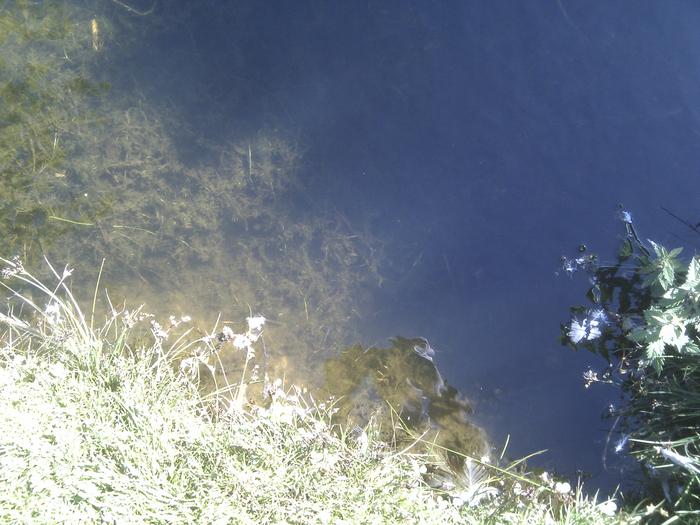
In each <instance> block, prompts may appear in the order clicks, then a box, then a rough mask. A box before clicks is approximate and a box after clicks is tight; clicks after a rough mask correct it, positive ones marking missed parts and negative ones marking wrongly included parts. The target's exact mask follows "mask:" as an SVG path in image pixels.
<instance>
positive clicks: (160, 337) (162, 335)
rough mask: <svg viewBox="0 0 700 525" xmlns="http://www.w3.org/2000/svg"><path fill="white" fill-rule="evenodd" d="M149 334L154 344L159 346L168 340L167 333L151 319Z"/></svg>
mask: <svg viewBox="0 0 700 525" xmlns="http://www.w3.org/2000/svg"><path fill="white" fill-rule="evenodd" d="M151 333H152V334H153V337H154V338H155V340H156V344H157V345H158V346H160V345H161V344H163V341H165V340H166V339H167V338H168V332H167V331H166V330H165V329H163V327H162V326H161V325H160V323H159V322H158V321H156V320H155V319H151Z"/></svg>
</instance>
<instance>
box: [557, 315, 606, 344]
mask: <svg viewBox="0 0 700 525" xmlns="http://www.w3.org/2000/svg"><path fill="white" fill-rule="evenodd" d="M608 324H609V317H608V314H607V312H606V311H605V310H604V309H603V308H594V309H592V310H588V312H587V315H586V317H585V318H584V319H576V318H573V319H572V320H571V323H570V324H569V331H568V332H567V335H568V336H569V339H571V341H572V342H573V343H574V344H577V343H580V342H581V341H593V340H595V339H598V338H599V337H600V336H601V335H602V329H603V328H604V327H605V326H607V325H608Z"/></svg>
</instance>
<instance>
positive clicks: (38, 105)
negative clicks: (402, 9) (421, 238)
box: [0, 1, 381, 375]
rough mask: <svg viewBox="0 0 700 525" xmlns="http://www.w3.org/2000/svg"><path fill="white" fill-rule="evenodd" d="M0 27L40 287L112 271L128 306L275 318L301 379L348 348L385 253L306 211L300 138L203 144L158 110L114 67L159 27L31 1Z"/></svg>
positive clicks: (0, 16)
mask: <svg viewBox="0 0 700 525" xmlns="http://www.w3.org/2000/svg"><path fill="white" fill-rule="evenodd" d="M88 4H89V5H88ZM134 20H136V22H135V21H134ZM127 21H130V22H131V23H130V24H129V23H127ZM0 24H2V25H1V27H2V29H3V30H2V39H1V40H0V50H1V51H2V53H1V56H2V59H1V60H0V78H1V79H2V80H1V81H0V92H1V93H2V95H3V100H4V101H6V103H4V104H3V105H2V108H0V122H2V123H3V126H2V128H0V152H1V153H0V154H1V155H2V157H0V170H1V175H0V176H1V177H2V180H3V199H2V201H1V202H0V237H2V238H3V240H4V242H5V248H6V249H7V251H8V252H9V253H12V254H16V255H19V256H20V258H21V260H22V261H23V263H24V264H25V265H26V267H27V268H34V269H36V270H37V271H43V270H42V268H43V267H42V266H41V264H40V263H41V261H42V260H43V257H48V258H49V259H50V260H52V261H61V262H65V263H70V264H73V265H76V266H78V267H80V268H81V269H84V271H85V272H86V273H87V272H90V273H92V272H96V269H97V268H100V267H101V266H102V261H103V260H104V261H105V263H104V270H103V273H102V275H101V280H102V283H103V284H104V285H105V286H106V288H107V292H108V294H109V299H110V301H114V302H117V303H118V302H120V301H121V300H122V299H123V298H124V297H129V298H130V300H134V301H142V302H149V303H151V304H161V303H163V301H164V300H165V302H166V303H168V304H170V305H178V306H177V307H176V308H173V309H177V310H179V311H180V312H181V313H183V314H187V313H190V314H192V313H194V311H196V312H197V317H198V318H200V319H201V318H210V317H211V316H212V315H215V314H216V313H218V312H222V313H223V316H224V320H226V319H228V318H232V319H240V318H242V317H245V316H246V315H251V314H252V313H255V312H261V313H264V314H265V316H266V317H267V318H268V319H269V321H270V322H269V329H268V342H269V343H270V347H271V348H272V349H274V350H272V352H274V353H276V354H278V355H279V356H280V357H282V356H284V358H283V359H282V358H281V359H280V360H278V361H276V362H277V363H280V366H285V367H288V368H289V370H288V373H289V374H290V375H291V374H293V372H292V368H298V369H300V370H304V371H305V370H307V369H308V368H311V367H313V366H314V363H316V362H317V361H318V357H319V355H314V354H317V353H319V352H320V353H321V354H327V353H328V352H329V351H330V349H331V348H337V347H338V346H339V345H340V344H345V343H347V342H348V341H349V339H350V338H351V336H352V333H353V328H352V323H351V320H352V319H354V318H355V317H356V315H357V312H358V311H359V309H360V305H361V304H362V298H363V293H364V287H366V286H368V285H371V284H372V283H376V282H377V281H378V280H379V268H380V265H381V245H380V244H379V243H378V242H377V241H376V239H374V238H373V237H371V235H370V234H369V232H368V231H367V230H366V229H365V228H364V227H358V226H356V225H353V224H350V223H349V221H347V220H346V219H345V218H344V217H342V216H341V215H339V214H337V213H335V212H333V211H332V210H326V209H322V208H320V207H315V206H309V203H308V202H306V196H305V194H304V188H303V186H302V185H301V184H300V182H299V180H298V178H297V171H298V169H299V165H300V163H301V149H302V148H301V146H300V145H299V143H298V140H297V139H294V138H292V136H293V134H292V133H286V132H284V131H283V130H279V129H275V128H271V127H268V126H266V125H265V124H264V123H263V124H260V125H259V126H258V127H257V128H256V129H246V130H245V131H238V132H236V133H235V134H232V135H231V136H230V137H228V138H227V137H223V138H220V139H219V140H218V141H216V142H214V141H211V140H208V139H203V138H201V137H197V136H196V134H195V132H193V131H192V130H191V129H190V127H189V126H188V124H187V122H183V121H182V120H181V118H180V116H179V115H178V114H177V112H176V111H174V110H169V108H170V107H171V106H169V105H168V103H167V95H165V94H160V93H159V94H158V100H157V101H153V100H151V99H149V98H148V96H146V95H144V94H143V93H144V92H148V89H143V90H142V89H141V87H140V86H139V85H138V84H131V85H130V84H129V83H128V82H125V81H124V79H123V74H122V72H121V70H119V69H118V68H115V67H114V66H113V65H112V64H111V62H110V61H111V57H112V56H114V57H115V58H117V57H123V56H127V57H128V56H129V53H132V52H133V51H128V50H129V49H130V48H131V47H137V46H138V45H139V40H138V38H139V37H142V36H143V35H145V34H146V35H147V34H150V33H149V32H158V31H159V30H160V28H161V27H162V26H161V24H162V21H161V20H159V18H158V17H157V16H152V15H150V14H149V15H148V16H138V15H135V14H134V13H130V12H128V11H126V10H125V9H123V8H122V7H120V6H119V5H118V4H114V3H112V2H102V3H100V2H97V3H86V4H83V3H81V2H75V3H70V2H44V3H33V2H21V1H20V2H16V3H13V4H12V5H7V6H5V7H4V8H3V9H2V11H1V12H0ZM96 32H97V35H98V36H99V40H98V44H97V45H96V43H95V38H96ZM170 74H171V75H172V76H173V78H172V82H173V83H174V84H176V83H177V78H176V72H171V73H170ZM134 82H136V81H134ZM231 96H232V97H233V98H235V93H232V94H231ZM188 144H189V145H192V147H194V149H195V150H196V155H194V154H190V153H191V151H190V150H191V149H192V148H191V147H188V146H186V145H188ZM88 275H89V274H88ZM95 278H96V275H95ZM91 291H92V290H90V289H89V287H86V289H85V290H81V289H80V287H79V286H76V289H75V293H76V294H77V295H78V296H81V294H83V293H84V294H86V296H88V295H89V294H90V293H91ZM156 298H157V300H155V299H156ZM102 302H103V301H99V303H100V304H101V303H102ZM103 306H104V305H103ZM104 307H105V308H107V307H106V306H104ZM252 309H255V312H252ZM307 361H309V363H307Z"/></svg>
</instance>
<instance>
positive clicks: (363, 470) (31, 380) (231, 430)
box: [0, 261, 621, 523]
mask: <svg viewBox="0 0 700 525" xmlns="http://www.w3.org/2000/svg"><path fill="white" fill-rule="evenodd" d="M5 263H6V264H7V267H6V270H5V271H4V273H3V276H4V280H3V281H0V282H2V283H3V285H4V286H5V287H6V288H7V289H8V290H9V291H10V298H9V299H8V305H9V310H8V311H7V312H6V313H3V314H2V317H0V321H1V322H2V323H3V324H4V326H5V332H4V333H3V335H2V337H1V338H0V428H2V432H1V433H0V521H2V522H3V523H4V522H7V523H85V522H90V523H94V522H107V523H618V522H620V519H621V518H620V517H619V516H617V515H614V513H613V512H612V508H611V507H610V505H611V503H610V502H608V501H602V502H596V501H594V500H590V499H585V498H584V497H583V496H582V493H581V492H580V491H577V490H571V488H570V487H564V486H563V485H562V484H561V483H560V484H559V486H557V485H556V484H555V482H554V481H553V480H546V479H541V480H537V479H535V478H533V477H531V476H529V475H528V474H526V473H525V472H524V471H523V470H522V469H519V468H517V467H518V465H511V466H508V467H500V466H497V465H490V464H489V463H487V462H484V461H482V460H477V459H474V460H473V462H471V461H472V460H470V462H469V465H470V466H471V470H468V469H465V473H464V476H461V477H460V476H458V477H457V478H453V479H454V480H456V483H453V486H452V487H451V488H450V487H448V486H447V485H443V486H442V487H441V488H440V489H434V488H431V487H430V486H429V485H428V483H427V482H426V479H427V477H426V474H427V472H428V471H429V470H428V469H429V468H432V467H431V465H434V464H435V462H436V460H437V458H438V454H437V453H435V454H433V453H429V454H425V453H421V454H418V453H414V452H413V451H412V450H411V447H407V448H404V449H402V450H394V449H391V448H390V447H389V446H388V445H386V444H384V443H382V442H380V441H379V440H377V439H375V436H376V435H377V432H376V430H377V429H376V428H373V427H372V426H371V425H370V426H369V427H368V428H365V429H357V430H356V431H354V432H347V433H346V432H343V431H342V430H341V431H338V429H333V428H332V427H331V423H330V421H331V416H332V413H333V406H332V404H330V405H325V404H321V403H319V404H317V403H315V402H314V401H313V400H312V399H311V398H310V397H309V396H308V395H304V393H303V392H301V391H299V390H298V389H294V388H289V389H287V390H284V389H283V385H282V384H281V383H280V382H276V383H272V384H271V385H270V388H268V392H269V395H270V399H269V402H268V404H267V406H266V407H265V408H263V407H252V406H245V407H244V406H243V404H242V403H240V400H239V399H238V400H237V398H238V397H240V392H241V388H242V382H241V381H239V382H235V381H232V382H231V383H230V384H228V385H226V387H225V388H226V389H227V390H229V391H233V392H237V395H236V396H231V395H224V394H221V395H213V396H212V395H209V396H207V397H206V398H205V397H203V396H202V395H201V394H200V391H199V388H198V385H197V382H196V381H193V380H192V378H191V376H190V374H188V373H185V372H183V370H182V369H181V368H180V367H178V366H176V359H177V358H178V356H179V358H182V356H183V355H190V354H191V355H195V353H196V352H195V351H196V349H197V348H200V347H201V345H202V344H205V343H206V342H207V341H211V336H205V337H204V338H196V337H194V336H193V335H192V333H191V332H189V331H187V330H185V331H184V332H180V333H181V335H180V337H178V338H177V339H176V340H175V341H174V342H172V343H168V338H167V335H168V334H167V332H168V329H164V328H162V327H161V326H160V325H158V324H157V323H152V321H153V319H151V318H149V317H148V316H147V315H146V314H143V313H142V312H141V311H140V310H136V311H132V312H128V311H124V310H116V309H115V310H113V312H112V315H110V316H109V317H108V319H107V321H106V322H105V323H104V324H102V325H101V326H100V327H99V328H92V327H91V326H93V324H94V320H93V319H92V315H85V314H83V313H82V311H81V310H80V308H79V305H78V304H77V301H76V300H75V299H74V297H73V296H72V294H71V292H70V290H69V288H68V286H67V285H66V279H68V278H69V276H70V275H71V272H70V270H67V269H66V270H64V271H55V270H54V269H53V268H51V270H52V271H53V274H54V275H55V277H56V279H57V281H58V284H57V285H55V286H51V287H48V286H45V285H44V284H42V283H41V282H39V281H37V280H36V279H34V278H33V277H32V276H31V275H30V274H28V273H27V272H26V271H24V269H23V268H22V266H21V264H20V263H19V261H13V262H10V261H5ZM12 280H14V282H13V281H12ZM27 287H31V288H33V289H34V292H38V293H34V294H33V295H31V296H30V294H29V293H28V292H27V290H28V288H27ZM13 289H14V290H20V289H24V290H25V292H24V293H23V294H22V293H20V292H14V291H12V290H13ZM31 297H35V298H36V297H40V298H41V300H42V302H41V303H39V302H37V301H38V300H32V298H31ZM180 322H182V320H181V319H180V320H177V324H179V323H180ZM259 322H260V319H259V318H254V322H252V323H249V332H247V334H248V342H249V343H250V344H249V345H248V346H252V344H253V343H254V342H255V341H254V337H253V336H254V334H255V332H254V327H256V326H257V327H258V328H259V326H260V325H259ZM138 323H142V324H143V323H150V325H148V324H147V325H146V326H148V328H149V331H150V332H152V335H153V339H152V340H151V341H150V343H149V344H143V343H134V342H133V341H135V340H137V339H138V338H135V337H133V335H134V333H135V332H134V330H135V327H136V326H138ZM256 323H258V324H256ZM174 324H175V323H171V326H173V325H174ZM251 334H253V336H251ZM217 335H218V334H217ZM233 335H234V336H235V334H233ZM173 339H175V337H173ZM218 340H219V341H220V340H221V338H220V337H219V338H218ZM235 340H236V339H235V338H234V337H232V338H231V339H230V341H229V342H233V341H235ZM238 341H239V342H241V339H238ZM245 346H246V345H243V347H244V348H241V351H247V349H246V348H245ZM199 352H200V353H199V355H200V356H201V355H202V354H201V350H200V351H199ZM204 372H205V373H206V367H205V370H204ZM564 489H566V490H564ZM477 495H478V496H479V497H476V496H477ZM606 505H607V507H606Z"/></svg>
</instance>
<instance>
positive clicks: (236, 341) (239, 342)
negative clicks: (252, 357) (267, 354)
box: [232, 334, 253, 350]
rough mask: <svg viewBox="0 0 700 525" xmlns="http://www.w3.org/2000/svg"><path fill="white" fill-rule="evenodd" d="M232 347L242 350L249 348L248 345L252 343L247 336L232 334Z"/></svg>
mask: <svg viewBox="0 0 700 525" xmlns="http://www.w3.org/2000/svg"><path fill="white" fill-rule="evenodd" d="M232 339H233V346H235V347H236V348H238V349H239V350H244V349H246V348H249V347H250V345H252V344H253V342H252V341H251V340H250V339H248V336H246V335H243V334H233V338H232Z"/></svg>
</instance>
